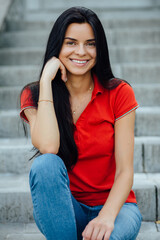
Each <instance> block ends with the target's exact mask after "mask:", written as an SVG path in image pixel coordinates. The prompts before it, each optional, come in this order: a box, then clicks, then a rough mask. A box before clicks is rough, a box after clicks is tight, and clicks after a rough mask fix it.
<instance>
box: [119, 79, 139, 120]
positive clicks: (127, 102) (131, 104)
mask: <svg viewBox="0 0 160 240" xmlns="http://www.w3.org/2000/svg"><path fill="white" fill-rule="evenodd" d="M138 107H139V105H138V103H137V101H136V98H135V94H134V91H133V88H132V87H131V86H130V85H129V84H127V83H126V82H122V83H121V84H120V85H119V86H118V87H117V89H116V96H115V103H114V116H115V121H117V120H119V119H121V118H122V117H124V116H126V115H127V114H129V113H130V112H132V111H133V110H135V109H137V108H138Z"/></svg>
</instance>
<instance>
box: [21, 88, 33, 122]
mask: <svg viewBox="0 0 160 240" xmlns="http://www.w3.org/2000/svg"><path fill="white" fill-rule="evenodd" d="M27 108H37V107H36V106H35V104H34V103H33V101H32V97H31V90H30V89H29V88H26V89H25V90H23V92H22V95H21V111H20V117H21V118H22V119H23V120H24V121H25V122H27V123H29V121H28V119H27V117H26V115H25V113H24V110H25V109H27Z"/></svg>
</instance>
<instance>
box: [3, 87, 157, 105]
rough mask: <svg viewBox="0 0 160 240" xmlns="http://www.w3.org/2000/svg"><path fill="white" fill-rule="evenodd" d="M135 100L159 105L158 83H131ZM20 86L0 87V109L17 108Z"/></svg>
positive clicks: (142, 103)
mask: <svg viewBox="0 0 160 240" xmlns="http://www.w3.org/2000/svg"><path fill="white" fill-rule="evenodd" d="M132 87H133V90H134V92H135V96H136V99H137V102H138V103H139V105H140V106H141V107H145V106H147V107H149V106H154V107H155V106H157V107H158V106H159V103H160V83H159V84H158V83H157V84H156V83H155V84H146V85H144V84H134V85H133V84H132ZM21 90H22V87H18V86H15V87H2V86H1V88H0V102H1V105H0V110H5V109H7V110H9V109H10V110H12V109H18V108H19V101H20V97H19V95H20V92H21Z"/></svg>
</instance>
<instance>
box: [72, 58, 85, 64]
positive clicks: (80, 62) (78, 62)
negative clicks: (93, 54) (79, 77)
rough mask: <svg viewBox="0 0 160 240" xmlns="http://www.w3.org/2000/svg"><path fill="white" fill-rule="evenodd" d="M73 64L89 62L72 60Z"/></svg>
mask: <svg viewBox="0 0 160 240" xmlns="http://www.w3.org/2000/svg"><path fill="white" fill-rule="evenodd" d="M72 62H76V63H86V62H87V61H78V60H73V59H72Z"/></svg>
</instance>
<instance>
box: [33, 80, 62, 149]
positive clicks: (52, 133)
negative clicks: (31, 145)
mask: <svg viewBox="0 0 160 240" xmlns="http://www.w3.org/2000/svg"><path fill="white" fill-rule="evenodd" d="M39 91H40V92H39V100H51V101H53V94H52V87H51V81H50V80H48V81H47V79H41V80H40V90H39ZM32 135H33V141H34V140H35V141H36V143H37V145H38V146H37V147H38V149H39V150H40V152H41V153H47V152H51V153H55V154H56V153H57V152H58V149H59V145H60V134H59V128H58V123H57V118H56V114H55V110H54V105H53V103H51V102H46V101H41V102H40V103H39V104H38V110H37V116H36V121H35V124H34V129H33V133H32Z"/></svg>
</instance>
